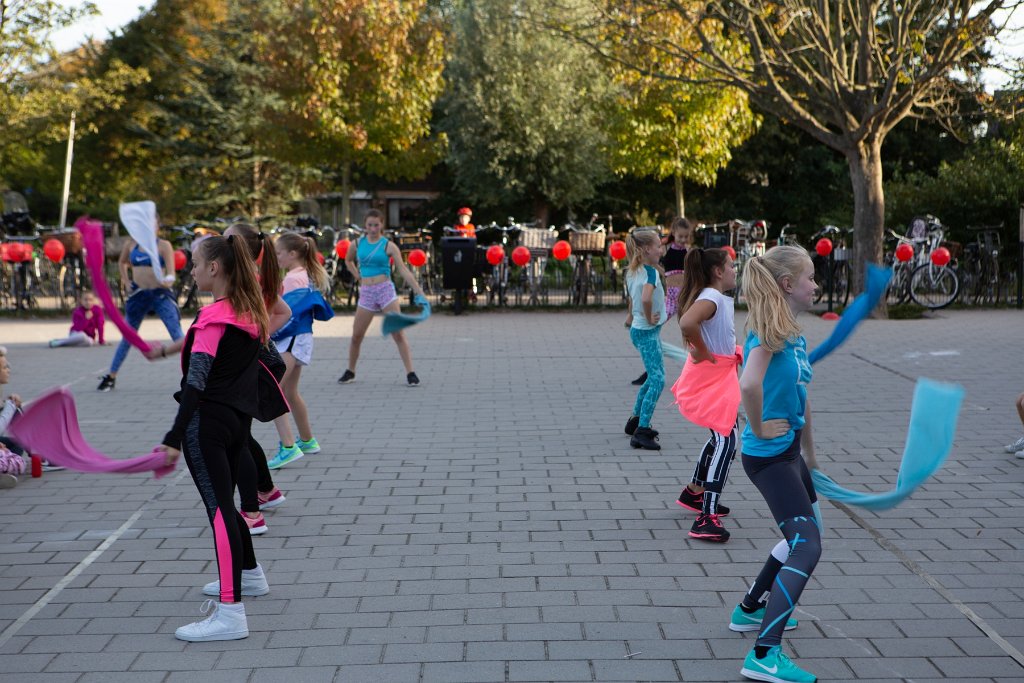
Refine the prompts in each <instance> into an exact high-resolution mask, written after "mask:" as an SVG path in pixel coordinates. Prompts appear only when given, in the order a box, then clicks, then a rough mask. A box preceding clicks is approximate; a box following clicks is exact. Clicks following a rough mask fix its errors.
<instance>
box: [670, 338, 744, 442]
mask: <svg viewBox="0 0 1024 683" xmlns="http://www.w3.org/2000/svg"><path fill="white" fill-rule="evenodd" d="M714 356H715V360H716V361H717V362H715V363H709V362H703V363H694V362H693V361H692V360H688V361H686V363H685V364H684V365H683V371H682V372H681V373H680V374H679V379H677V380H676V383H675V384H673V385H672V394H673V395H674V396H675V397H676V401H675V402H676V405H678V406H679V412H680V413H682V415H683V417H685V418H686V419H687V420H689V421H690V422H692V423H693V424H695V425H700V426H701V427H707V428H708V429H713V430H715V431H716V432H718V433H719V434H721V435H723V436H728V435H729V433H730V432H731V431H732V428H733V427H734V426H736V414H737V413H738V412H739V408H740V381H739V378H738V377H737V376H736V367H737V366H738V365H740V364H741V363H742V362H743V349H741V348H740V347H739V346H737V347H736V353H735V354H734V355H732V356H719V355H717V354H714Z"/></svg>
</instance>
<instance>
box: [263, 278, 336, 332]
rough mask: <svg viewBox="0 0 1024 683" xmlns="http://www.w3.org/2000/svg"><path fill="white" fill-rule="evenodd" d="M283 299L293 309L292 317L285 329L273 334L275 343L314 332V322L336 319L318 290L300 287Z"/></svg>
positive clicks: (283, 296) (332, 310)
mask: <svg viewBox="0 0 1024 683" xmlns="http://www.w3.org/2000/svg"><path fill="white" fill-rule="evenodd" d="M281 298H282V299H284V302H285V303H286V304H288V307H289V308H291V309H292V317H291V318H289V319H288V322H287V323H285V324H284V327H282V328H281V329H279V330H278V331H277V332H275V333H274V334H273V336H272V337H271V339H273V340H274V341H280V340H282V339H287V338H288V337H294V336H295V335H297V334H305V333H307V332H312V331H313V320H330V319H331V318H333V317H334V309H332V308H331V307H330V305H328V303H327V301H326V300H325V299H324V295H323V294H321V293H320V290H318V289H313V288H312V287H308V288H301V287H300V288H299V289H293V290H291V291H290V292H288V293H286V294H284V295H282V296H281Z"/></svg>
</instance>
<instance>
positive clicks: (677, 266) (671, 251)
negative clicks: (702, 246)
mask: <svg viewBox="0 0 1024 683" xmlns="http://www.w3.org/2000/svg"><path fill="white" fill-rule="evenodd" d="M685 260H686V247H683V248H681V249H680V248H678V247H676V246H674V243H671V242H670V243H669V245H668V248H667V249H665V255H664V256H662V257H661V267H662V268H664V269H665V273H666V274H667V273H671V272H674V271H681V270H683V261H685Z"/></svg>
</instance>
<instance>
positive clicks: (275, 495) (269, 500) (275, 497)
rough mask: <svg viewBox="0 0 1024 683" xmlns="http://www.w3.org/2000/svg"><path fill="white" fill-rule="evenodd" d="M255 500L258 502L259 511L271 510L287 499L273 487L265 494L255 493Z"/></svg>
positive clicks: (279, 490)
mask: <svg viewBox="0 0 1024 683" xmlns="http://www.w3.org/2000/svg"><path fill="white" fill-rule="evenodd" d="M256 500H258V501H259V504H260V510H271V509H273V508H276V507H277V506H278V505H280V504H281V503H283V502H285V501H286V500H288V499H287V498H285V497H284V494H283V493H281V489H279V488H277V487H276V486H275V487H274V488H272V489H271V490H270V492H269V493H266V494H264V493H261V492H259V491H257V492H256Z"/></svg>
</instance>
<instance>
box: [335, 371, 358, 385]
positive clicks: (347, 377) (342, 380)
mask: <svg viewBox="0 0 1024 683" xmlns="http://www.w3.org/2000/svg"><path fill="white" fill-rule="evenodd" d="M355 378H356V373H354V372H352V371H351V370H346V371H345V372H344V373H343V374H342V376H341V377H339V378H338V384H351V383H352V380H354V379H355Z"/></svg>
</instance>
